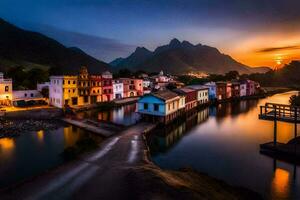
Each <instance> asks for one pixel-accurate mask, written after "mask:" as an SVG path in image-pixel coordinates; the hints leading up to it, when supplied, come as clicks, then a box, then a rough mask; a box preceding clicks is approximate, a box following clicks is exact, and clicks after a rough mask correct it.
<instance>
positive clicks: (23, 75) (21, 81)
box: [6, 66, 49, 90]
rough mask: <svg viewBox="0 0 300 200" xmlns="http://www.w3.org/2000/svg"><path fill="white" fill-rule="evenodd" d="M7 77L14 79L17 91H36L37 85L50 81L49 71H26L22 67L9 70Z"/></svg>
mask: <svg viewBox="0 0 300 200" xmlns="http://www.w3.org/2000/svg"><path fill="white" fill-rule="evenodd" d="M6 76H7V77H9V78H12V79H13V87H14V89H15V90H23V89H36V84H37V83H42V82H46V81H48V80H49V73H48V70H44V69H40V68H32V69H25V68H24V67H22V66H17V67H11V68H9V69H8V71H7V73H6Z"/></svg>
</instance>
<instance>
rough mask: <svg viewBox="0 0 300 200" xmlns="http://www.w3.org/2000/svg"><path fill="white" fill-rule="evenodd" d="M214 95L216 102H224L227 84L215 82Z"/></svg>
mask: <svg viewBox="0 0 300 200" xmlns="http://www.w3.org/2000/svg"><path fill="white" fill-rule="evenodd" d="M216 86H217V89H216V95H217V99H218V100H224V99H226V98H227V83H226V82H221V81H220V82H216Z"/></svg>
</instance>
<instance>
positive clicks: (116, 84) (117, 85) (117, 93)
mask: <svg viewBox="0 0 300 200" xmlns="http://www.w3.org/2000/svg"><path fill="white" fill-rule="evenodd" d="M123 94H124V85H123V82H121V81H119V80H114V81H113V95H114V96H113V98H114V99H121V98H123V97H124V95H123Z"/></svg>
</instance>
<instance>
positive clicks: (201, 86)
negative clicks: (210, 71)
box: [187, 85, 208, 90]
mask: <svg viewBox="0 0 300 200" xmlns="http://www.w3.org/2000/svg"><path fill="white" fill-rule="evenodd" d="M187 87H188V88H192V89H195V90H207V89H208V87H207V86H204V85H189V86H187Z"/></svg>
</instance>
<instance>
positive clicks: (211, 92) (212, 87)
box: [204, 82, 217, 100]
mask: <svg viewBox="0 0 300 200" xmlns="http://www.w3.org/2000/svg"><path fill="white" fill-rule="evenodd" d="M204 85H205V86H206V87H208V97H209V100H215V99H216V98H217V94H216V93H217V91H216V90H217V86H216V83H215V82H208V83H205V84H204Z"/></svg>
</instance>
